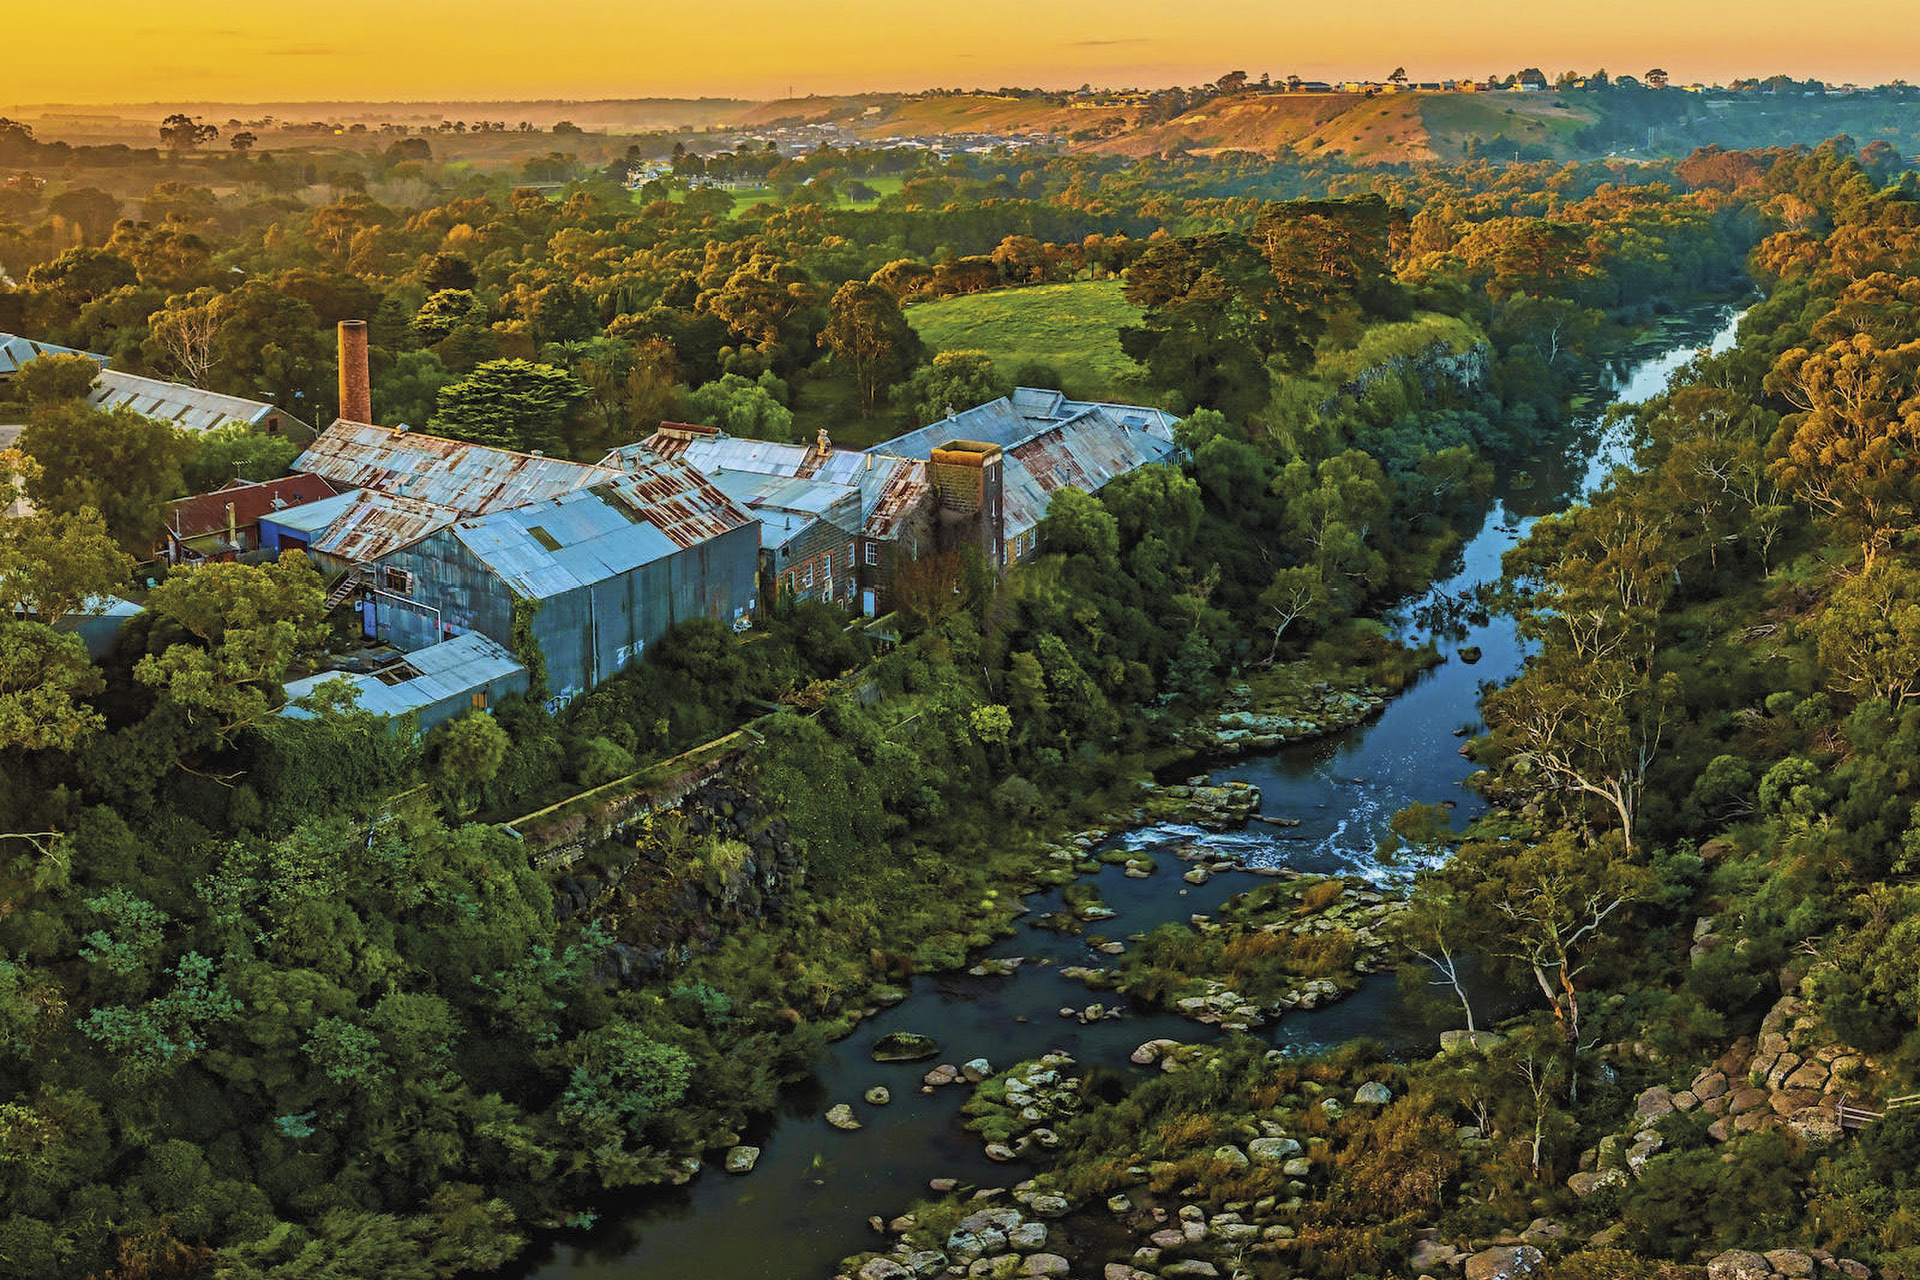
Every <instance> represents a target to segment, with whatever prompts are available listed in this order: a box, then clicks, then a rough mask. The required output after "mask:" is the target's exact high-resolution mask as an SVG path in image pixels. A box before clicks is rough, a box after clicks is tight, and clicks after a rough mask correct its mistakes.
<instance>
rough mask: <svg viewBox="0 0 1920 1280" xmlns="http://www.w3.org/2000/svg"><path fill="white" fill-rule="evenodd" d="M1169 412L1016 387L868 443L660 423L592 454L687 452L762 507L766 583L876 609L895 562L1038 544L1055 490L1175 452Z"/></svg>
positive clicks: (1009, 555)
mask: <svg viewBox="0 0 1920 1280" xmlns="http://www.w3.org/2000/svg"><path fill="white" fill-rule="evenodd" d="M1175 421H1176V419H1175V418H1174V417H1173V415H1171V414H1168V413H1164V412H1162V411H1161V410H1158V409H1150V408H1145V407H1142V406H1139V405H1120V404H1105V403H1095V402H1091V401H1083V400H1069V399H1067V398H1066V396H1065V395H1064V394H1062V393H1061V392H1058V391H1046V390H1038V389H1035V388H1031V387H1022V388H1019V389H1018V390H1016V391H1015V392H1014V393H1013V395H1012V396H1011V397H1003V398H1001V399H999V400H995V401H992V402H991V403H988V404H984V405H981V406H979V407H978V408H974V409H968V410H966V411H965V412H963V413H956V414H951V415H949V416H948V417H946V418H944V419H942V420H941V421H939V422H936V423H934V424H932V425H931V426H926V427H922V428H920V429H919V430H918V431H912V432H909V433H907V434H906V435H903V436H898V437H896V438H894V439H892V440H888V441H885V442H884V443H881V444H878V445H875V446H874V447H873V448H871V449H867V450H858V449H837V448H835V447H834V446H833V444H832V442H831V441H830V440H828V439H827V437H826V433H824V432H822V433H821V436H820V438H819V440H818V441H816V442H815V443H813V444H810V445H808V444H782V443H776V442H772V441H767V440H743V439H737V438H735V437H732V436H728V435H726V434H725V433H723V432H721V431H719V430H717V429H716V428H713V427H700V426H689V425H687V424H684V423H667V424H665V425H663V426H662V427H661V428H660V430H658V431H656V432H654V434H652V435H651V436H649V437H647V439H646V440H644V441H643V442H641V443H640V444H636V445H628V446H626V447H625V448H622V449H616V450H614V451H613V452H612V453H609V454H608V455H607V456H606V457H604V458H602V459H601V460H600V465H601V466H603V467H623V466H626V465H630V464H631V463H632V461H633V460H634V459H636V458H639V457H643V456H647V455H653V456H658V457H666V458H677V459H679V460H680V461H682V462H685V463H688V464H689V465H691V466H693V467H695V468H697V469H698V470H699V471H700V472H701V473H702V474H704V475H705V476H707V477H708V478H709V479H710V480H711V481H712V482H713V483H714V484H715V485H716V486H718V487H719V488H720V489H722V490H724V491H725V492H726V493H727V494H728V495H729V496H731V497H733V498H734V499H736V500H737V501H739V502H740V503H741V504H742V505H744V506H745V507H746V508H747V509H748V510H750V511H752V512H753V513H754V515H755V516H757V517H758V518H759V520H760V526H761V572H762V590H763V592H764V593H765V594H767V595H769V596H771V595H773V594H774V593H775V591H778V592H779V593H783V594H786V595H789V596H793V597H796V598H799V599H820V600H830V601H833V602H834V603H838V604H844V605H846V606H848V607H850V608H851V607H856V606H857V607H858V608H860V610H861V611H862V612H865V613H873V612H875V611H876V610H877V609H878V608H881V607H884V604H885V600H886V597H887V593H888V587H889V585H890V584H891V582H892V580H893V574H894V572H895V571H896V569H897V567H898V566H899V565H901V564H903V563H905V562H907V561H910V560H912V559H915V558H916V557H918V556H920V555H922V554H924V553H926V552H928V551H932V550H936V549H951V548H953V547H956V546H959V545H962V544H970V545H975V546H978V547H979V548H980V549H981V551H982V552H983V553H984V554H985V555H986V556H987V558H988V560H989V562H991V563H992V564H993V565H995V567H997V568H1005V567H1006V566H1007V565H1009V564H1015V563H1018V562H1020V561H1023V560H1029V559H1031V558H1033V557H1034V556H1035V555H1038V554H1039V550H1040V545H1039V544H1040V539H1039V524H1040V521H1041V519H1042V517H1044V516H1045V515H1046V513H1047V504H1048V503H1049V502H1050V501H1051V500H1052V498H1053V494H1054V493H1055V491H1057V490H1059V489H1063V488H1067V487H1068V486H1072V487H1074V488H1078V489H1083V490H1085V491H1086V492H1088V493H1094V492H1097V491H1099V490H1100V489H1102V488H1104V487H1105V486H1106V485H1107V484H1108V483H1109V482H1111V481H1113V480H1114V479H1117V478H1118V477H1120V476H1122V475H1125V474H1127V473H1128V472H1130V471H1135V470H1138V469H1139V468H1140V467H1143V466H1147V465H1150V464H1152V463H1159V462H1170V461H1173V460H1175V459H1176V458H1177V457H1178V455H1179V452H1180V451H1179V446H1178V445H1176V444H1175V443H1174V440H1173V425H1174V422H1175Z"/></svg>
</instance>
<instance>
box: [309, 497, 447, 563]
mask: <svg viewBox="0 0 1920 1280" xmlns="http://www.w3.org/2000/svg"><path fill="white" fill-rule="evenodd" d="M461 514H462V513H461V512H459V511H456V510H454V509H453V508H452V507H443V506H440V505H438V504H437V503H432V502H422V501H420V500H419V499H418V498H405V497H402V496H400V495H399V494H397V493H381V492H380V491H379V490H377V489H363V490H361V491H360V492H359V493H358V494H356V495H355V496H354V498H353V499H352V501H351V502H349V503H348V504H347V507H346V510H345V511H343V512H341V514H339V515H338V516H335V517H334V518H333V519H332V520H331V521H329V522H328V524H327V527H326V529H325V530H324V531H322V532H320V533H318V534H316V535H315V536H314V539H313V541H312V542H310V543H308V544H307V545H308V548H309V549H310V550H313V551H320V552H325V553H326V554H327V555H330V556H336V557H338V558H339V559H342V560H345V561H348V562H349V563H351V564H366V563H368V562H369V561H373V560H378V559H379V558H380V557H382V556H386V555H391V554H393V553H394V552H396V551H399V550H400V549H401V548H403V547H410V546H412V545H413V544H414V543H416V542H418V541H420V539H422V538H425V537H428V536H429V535H431V534H435V533H438V532H439V531H440V530H442V529H444V528H446V527H447V526H448V525H450V524H452V523H453V522H454V521H456V520H458V519H459V518H460V516H461Z"/></svg>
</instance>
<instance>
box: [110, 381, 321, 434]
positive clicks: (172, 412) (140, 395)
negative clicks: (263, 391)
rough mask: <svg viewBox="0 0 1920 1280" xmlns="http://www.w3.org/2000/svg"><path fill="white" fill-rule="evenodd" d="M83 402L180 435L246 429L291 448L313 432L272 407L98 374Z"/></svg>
mask: <svg viewBox="0 0 1920 1280" xmlns="http://www.w3.org/2000/svg"><path fill="white" fill-rule="evenodd" d="M87 399H88V400H89V401H90V402H91V403H92V404H93V405H94V406H95V407H96V408H100V409H122V408H124V409H131V410H133V411H134V412H135V413H137V414H140V415H141V416H142V417H147V418H153V419H155V420H157V421H160V422H171V423H172V424H173V425H174V426H176V427H179V428H180V429H181V430H182V431H191V432H195V433H198V432H202V431H213V430H216V429H218V428H220V427H249V428H251V429H252V430H254V431H258V432H260V433H261V434H262V435H269V436H280V435H284V436H286V437H288V438H289V439H291V440H294V441H296V442H304V441H308V440H311V439H313V436H314V432H313V428H312V427H310V426H308V425H307V424H306V423H304V422H302V421H301V420H300V419H298V418H296V417H294V416H293V415H292V414H290V413H288V412H287V411H286V410H285V409H282V408H280V407H279V406H277V405H271V404H267V403H266V402H265V401H261V400H248V399H246V398H245V397H243V396H229V395H223V394H221V393H220V392H217V391H202V390H201V389H200V388H198V387H190V386H187V385H185V384H184V383H179V382H163V381H161V380H160V379H158V378H142V377H140V376H138V375H137V374H131V373H119V372H116V371H115V370H112V369H102V370H101V371H100V380H99V381H98V382H96V383H95V384H94V387H93V394H92V395H90V396H88V397H87Z"/></svg>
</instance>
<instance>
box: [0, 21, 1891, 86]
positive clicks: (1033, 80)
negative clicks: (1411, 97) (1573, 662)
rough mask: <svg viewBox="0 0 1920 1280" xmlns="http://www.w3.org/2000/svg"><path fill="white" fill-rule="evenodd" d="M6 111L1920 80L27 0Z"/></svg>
mask: <svg viewBox="0 0 1920 1280" xmlns="http://www.w3.org/2000/svg"><path fill="white" fill-rule="evenodd" d="M10 7H11V8H17V9H18V10H19V12H15V13H9V14H8V16H7V18H6V20H5V23H4V27H3V28H0V30H3V31H4V37H3V38H4V42H5V48H4V49H0V102H12V103H42V102H74V103H102V102H118V103H124V102H144V101H156V102H168V101H182V102H185V101H239V102H253V101H279V102H286V101H300V100H333V101H340V100H353V99H372V100H382V99H418V100H427V99H439V98H456V99H465V98H471V99H516V98H536V97H559V98H609V97H650V96H675V97H692V96H699V95H703V94H704V95H713V96H736V97H749V98H767V97H779V96H784V95H785V94H786V93H787V91H788V89H789V87H791V88H792V89H793V90H794V91H796V92H798V93H802V94H805V93H810V92H813V93H833V92H844V91H857V90H861V89H915V88H925V87H928V86H933V85H943V86H963V87H969V88H972V87H994V86H998V85H1003V84H1018V85H1040V86H1045V87H1061V86H1075V85H1078V84H1080V83H1082V82H1083V81H1091V82H1092V83H1094V84H1096V85H1115V86H1120V85H1162V84H1171V83H1195V82H1197V81H1199V80H1202V79H1213V78H1214V77H1216V76H1218V75H1220V74H1221V73H1222V72H1225V71H1228V70H1233V69H1240V70H1245V71H1247V72H1248V73H1249V74H1250V75H1252V76H1253V77H1255V78H1258V77H1259V75H1260V74H1261V73H1262V72H1269V73H1272V74H1273V75H1274V76H1276V77H1281V76H1285V75H1287V74H1289V73H1291V74H1297V75H1302V76H1306V77H1308V78H1310V79H1311V78H1323V77H1335V76H1371V77H1384V76H1385V75H1386V74H1387V73H1388V72H1389V71H1391V70H1392V69H1393V68H1394V67H1395V66H1405V67H1406V69H1407V70H1408V71H1409V72H1410V73H1411V74H1412V75H1413V76H1414V78H1416V79H1439V78H1443V77H1453V76H1463V75H1478V76H1485V75H1487V74H1489V73H1493V72H1501V73H1505V72H1509V71H1513V70H1517V69H1519V68H1520V67H1523V66H1538V67H1540V68H1541V69H1543V70H1544V71H1546V72H1547V73H1548V74H1549V75H1553V74H1556V73H1558V72H1560V71H1565V70H1578V71H1583V72H1585V71H1591V70H1594V69H1595V68H1599V67H1604V68H1606V69H1607V70H1609V71H1612V72H1614V73H1616V74H1618V73H1621V72H1630V73H1633V74H1639V73H1640V72H1642V71H1645V70H1646V69H1647V68H1648V67H1649V66H1654V65H1658V66H1662V67H1664V68H1666V69H1667V70H1668V71H1670V72H1672V73H1673V76H1674V78H1675V80H1676V81H1681V82H1684V81H1689V80H1696V79H1698V80H1706V81H1714V80H1725V79H1730V78H1733V77H1735V76H1740V75H1769V74H1773V73H1776V72H1785V73H1787V74H1790V75H1794V76H1799V77H1805V76H1818V77H1820V78H1823V79H1827V80H1831V81H1835V82H1839V81H1845V80H1854V81H1858V82H1861V83H1870V82H1877V81H1883V80H1889V79H1893V78H1895V77H1903V78H1907V79H1912V80H1920V23H1916V22H1915V21H1914V16H1915V14H1914V5H1913V0H1851V3H1848V4H1847V5H1845V6H1844V8H1843V9H1842V10H1838V11H1835V12H1838V13H1843V14H1844V19H1843V20H1840V21H1835V22H1832V23H1829V24H1827V25H1826V26H1825V27H1824V28H1822V27H1820V26H1817V25H1815V24H1814V23H1812V22H1810V20H1809V14H1810V12H1813V13H1817V12H1821V11H1820V10H1811V11H1810V10H1809V7H1808V6H1807V5H1806V4H1805V3H1804V0H1739V2H1738V3H1736V2H1735V0H1693V2H1692V3H1687V2H1686V0H1607V2H1606V3H1604V4H1602V3H1599V2H1598V0H1589V2H1588V3H1586V4H1585V5H1583V6H1581V9H1580V10H1579V12H1578V13H1577V14H1576V15H1575V16H1566V14H1565V5H1564V4H1561V3H1555V2H1554V0H1527V2H1526V3H1517V2H1515V0H1451V2H1450V3H1436V2H1434V0H1317V2H1316V3H1313V4H1304V3H1300V2H1299V0H1099V2H1098V3H1092V2H1090V0H969V2H968V3H954V2H952V0H921V2H919V3H915V2H914V0H811V2H807V3H802V2H796V0H780V2H778V3H776V2H774V0H723V2H722V3H708V4H700V3H688V2H687V0H512V2H511V3H509V2H508V0H324V2H323V3H312V4H302V5H299V6H297V9H296V7H295V6H292V5H287V6H284V7H283V6H280V5H278V4H275V3H273V0H267V2H266V3H262V2H261V0H244V2H243V0H169V2H168V3H166V4H160V5H156V4H153V3H151V2H150V0H140V2H139V3H134V0H94V2H93V3H90V4H87V5H85V6H77V5H64V6H63V5H59V4H48V3H45V2H44V0H35V2H34V3H23V4H20V5H17V6H10Z"/></svg>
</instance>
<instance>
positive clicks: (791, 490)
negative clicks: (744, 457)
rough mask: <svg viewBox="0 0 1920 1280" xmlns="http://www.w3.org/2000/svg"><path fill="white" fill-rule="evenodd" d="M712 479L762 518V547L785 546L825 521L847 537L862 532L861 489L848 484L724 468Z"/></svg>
mask: <svg viewBox="0 0 1920 1280" xmlns="http://www.w3.org/2000/svg"><path fill="white" fill-rule="evenodd" d="M712 481H713V483H714V485H715V486H716V487H718V488H719V489H720V490H722V491H723V492H724V493H726V495H727V496H728V497H730V498H732V499H733V500H734V501H735V502H737V503H739V504H740V505H741V506H743V507H745V508H747V510H749V511H750V512H752V513H753V515H754V516H755V517H756V518H757V519H758V520H759V521H760V545H761V546H763V547H767V548H778V547H783V546H785V545H786V544H787V543H789V542H791V541H793V540H794V539H795V538H797V537H799V536H800V535H801V534H803V533H805V532H806V531H807V530H808V529H810V528H812V527H813V526H814V525H815V524H817V523H819V522H820V521H822V520H825V521H826V522H827V523H829V524H831V525H832V526H833V527H834V528H836V529H838V530H840V531H841V533H843V534H845V535H846V536H847V537H853V536H854V535H855V534H857V533H859V531H860V527H861V510H860V506H861V504H860V491H859V490H858V489H854V488H851V487H849V486H847V485H843V484H826V483H824V482H822V481H818V480H802V479H800V478H799V477H797V476H763V475H754V474H752V473H751V472H746V471H723V472H720V473H718V474H716V475H714V476H713V477H712Z"/></svg>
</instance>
